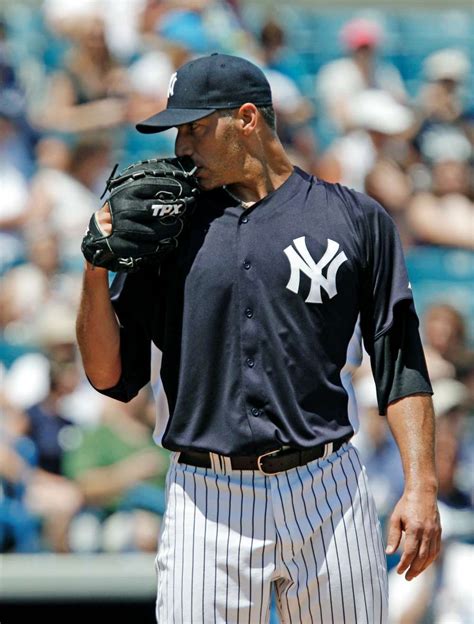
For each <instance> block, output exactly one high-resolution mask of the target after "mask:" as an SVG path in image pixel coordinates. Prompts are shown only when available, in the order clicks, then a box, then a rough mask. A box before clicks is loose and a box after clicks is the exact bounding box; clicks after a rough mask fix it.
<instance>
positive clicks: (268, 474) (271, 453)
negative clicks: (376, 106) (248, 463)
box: [257, 448, 283, 477]
mask: <svg viewBox="0 0 474 624" xmlns="http://www.w3.org/2000/svg"><path fill="white" fill-rule="evenodd" d="M280 451H281V448H278V449H276V450H274V451H268V452H267V453H262V454H261V455H259V456H258V457H257V467H258V470H259V472H261V473H262V474H263V475H265V476H267V477H271V476H272V475H276V474H280V473H281V472H283V470H277V471H275V472H265V470H264V469H263V468H262V459H263V458H264V457H268V456H269V455H275V454H276V453H279V452H280Z"/></svg>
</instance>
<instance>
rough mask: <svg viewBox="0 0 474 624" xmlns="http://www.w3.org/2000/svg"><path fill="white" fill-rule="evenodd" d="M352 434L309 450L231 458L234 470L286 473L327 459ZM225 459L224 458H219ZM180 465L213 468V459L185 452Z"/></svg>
mask: <svg viewBox="0 0 474 624" xmlns="http://www.w3.org/2000/svg"><path fill="white" fill-rule="evenodd" d="M351 437H352V434H349V435H346V436H344V437H343V438H338V439H337V440H333V441H332V442H327V443H326V444H318V445H317V446H313V447H311V448H309V449H294V448H288V447H284V448H279V449H276V450H274V451H268V452H267V453H262V454H261V455H258V456H256V455H254V456H248V455H242V456H232V457H230V458H229V459H230V462H231V466H232V470H258V471H260V472H261V473H262V474H265V475H272V474H276V473H278V472H284V471H285V470H290V469H291V468H296V466H304V465H305V464H307V463H308V462H310V461H314V460H315V459H320V458H321V457H327V456H328V455H330V454H331V453H334V451H337V450H338V449H340V448H341V446H342V445H343V444H344V443H345V442H348V441H349V440H350V439H351ZM217 457H223V456H219V455H218V456H217ZM178 464H189V465H190V466H197V467H198V468H211V467H212V463H211V457H210V454H209V453H204V452H201V451H183V452H181V453H180V454H179V457H178Z"/></svg>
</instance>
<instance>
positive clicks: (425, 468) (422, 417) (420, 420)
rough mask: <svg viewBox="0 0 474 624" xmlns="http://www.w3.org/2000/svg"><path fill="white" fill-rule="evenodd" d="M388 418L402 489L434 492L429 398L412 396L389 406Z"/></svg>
mask: <svg viewBox="0 0 474 624" xmlns="http://www.w3.org/2000/svg"><path fill="white" fill-rule="evenodd" d="M387 418H388V423H389V426H390V429H391V431H392V433H393V436H394V438H395V440H396V442H397V445H398V448H399V450H400V456H401V459H402V465H403V471H404V474H405V487H406V488H407V489H410V490H417V489H423V490H427V491H433V492H436V491H437V479H436V468H435V458H434V430H435V425H434V412H433V402H432V400H431V396H429V395H414V396H408V397H404V398H403V399H400V400H398V401H395V402H394V403H391V404H390V405H389V406H388V409H387Z"/></svg>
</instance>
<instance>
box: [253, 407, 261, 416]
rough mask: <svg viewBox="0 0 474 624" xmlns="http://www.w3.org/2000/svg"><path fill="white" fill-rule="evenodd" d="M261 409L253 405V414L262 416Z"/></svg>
mask: <svg viewBox="0 0 474 624" xmlns="http://www.w3.org/2000/svg"><path fill="white" fill-rule="evenodd" d="M260 414H261V410H259V409H258V407H252V416H260Z"/></svg>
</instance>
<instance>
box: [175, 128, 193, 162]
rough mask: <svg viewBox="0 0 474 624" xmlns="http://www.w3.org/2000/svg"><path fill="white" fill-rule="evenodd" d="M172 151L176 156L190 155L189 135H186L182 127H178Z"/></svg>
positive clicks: (191, 151)
mask: <svg viewBox="0 0 474 624" xmlns="http://www.w3.org/2000/svg"><path fill="white" fill-rule="evenodd" d="M174 151H175V154H176V156H178V157H181V156H192V155H193V148H192V144H191V141H190V137H189V136H187V134H186V132H185V130H184V129H183V128H178V134H177V136H176V142H175V145H174Z"/></svg>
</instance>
